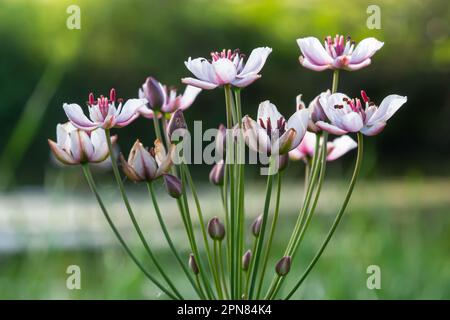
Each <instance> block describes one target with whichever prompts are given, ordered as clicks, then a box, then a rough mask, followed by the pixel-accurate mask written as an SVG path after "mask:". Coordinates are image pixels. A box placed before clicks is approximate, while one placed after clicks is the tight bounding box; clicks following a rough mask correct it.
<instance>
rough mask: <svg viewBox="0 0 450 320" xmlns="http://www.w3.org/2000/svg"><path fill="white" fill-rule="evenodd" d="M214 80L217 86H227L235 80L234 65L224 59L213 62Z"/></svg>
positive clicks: (235, 71)
mask: <svg viewBox="0 0 450 320" xmlns="http://www.w3.org/2000/svg"><path fill="white" fill-rule="evenodd" d="M212 66H213V68H214V72H215V76H216V78H215V80H216V83H218V84H219V85H222V84H228V83H230V82H231V81H233V80H234V79H235V78H236V74H237V70H236V66H235V65H234V63H233V62H232V61H231V60H229V59H226V58H221V59H219V60H216V61H213V63H212Z"/></svg>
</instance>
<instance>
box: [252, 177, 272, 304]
mask: <svg viewBox="0 0 450 320" xmlns="http://www.w3.org/2000/svg"><path fill="white" fill-rule="evenodd" d="M269 171H271V170H270V169H269ZM272 181H273V173H272V172H268V176H267V186H266V198H265V201H264V213H263V219H262V224H261V230H260V232H259V236H258V242H257V244H256V252H255V253H254V258H253V260H254V263H253V270H252V275H251V282H250V290H249V294H248V298H249V299H252V298H253V292H254V290H255V285H256V277H257V274H258V267H259V259H260V257H261V252H262V247H263V245H264V235H265V231H266V225H267V219H268V217H269V207H270V196H271V194H272Z"/></svg>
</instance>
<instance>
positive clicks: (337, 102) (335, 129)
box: [316, 91, 407, 136]
mask: <svg viewBox="0 0 450 320" xmlns="http://www.w3.org/2000/svg"><path fill="white" fill-rule="evenodd" d="M361 97H362V100H363V103H364V107H363V105H362V103H361V100H360V99H350V98H349V97H347V96H346V95H345V94H343V93H334V94H332V95H330V96H329V97H328V98H326V97H321V98H320V103H321V105H322V106H323V109H324V111H325V114H326V115H327V117H328V119H329V123H328V122H325V121H318V122H316V125H317V126H318V127H319V128H321V129H322V130H325V131H328V132H330V133H332V134H336V135H343V134H346V133H348V132H358V131H361V132H362V133H363V134H365V135H367V136H374V135H376V134H378V133H380V132H381V131H382V130H383V129H384V127H385V126H386V121H388V120H389V119H390V118H391V117H392V116H393V115H394V113H395V112H397V110H398V109H400V107H401V106H402V105H403V104H404V103H405V102H406V101H407V97H403V96H399V95H396V94H391V95H389V96H387V97H386V98H384V99H383V101H382V102H381V104H380V106H379V107H377V106H376V105H375V104H374V103H373V102H371V101H370V99H369V97H368V96H367V94H366V93H365V92H364V91H361Z"/></svg>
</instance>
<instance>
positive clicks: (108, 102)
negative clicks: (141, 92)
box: [63, 89, 146, 131]
mask: <svg viewBox="0 0 450 320" xmlns="http://www.w3.org/2000/svg"><path fill="white" fill-rule="evenodd" d="M119 100H120V99H119ZM118 102H119V105H118V106H117V107H116V91H115V90H114V89H111V91H110V94H109V99H108V98H107V97H104V96H100V98H98V99H97V100H95V99H94V94H92V93H90V94H89V101H88V106H89V118H88V117H86V116H85V114H84V113H83V110H82V109H81V107H80V106H79V105H78V104H76V103H71V104H68V103H64V105H63V108H64V111H65V112H66V115H67V117H68V118H69V120H70V121H71V122H72V123H73V125H74V126H75V127H77V128H79V129H82V130H87V131H90V130H94V129H96V128H103V129H111V128H114V127H115V128H121V127H124V126H126V125H128V124H129V123H131V122H132V121H133V120H135V119H136V118H137V117H138V116H139V113H138V112H137V111H138V109H139V108H140V107H142V106H143V105H144V104H145V103H146V101H145V100H144V99H129V100H127V102H125V104H124V105H122V102H121V101H118Z"/></svg>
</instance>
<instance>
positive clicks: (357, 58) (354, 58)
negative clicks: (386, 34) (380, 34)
mask: <svg viewBox="0 0 450 320" xmlns="http://www.w3.org/2000/svg"><path fill="white" fill-rule="evenodd" d="M383 45H384V42H381V41H378V40H377V39H375V38H373V37H370V38H366V39H364V40H362V41H361V42H360V43H358V45H357V46H356V48H355V50H354V51H353V53H352V55H351V56H350V64H359V63H361V62H363V61H364V60H366V59H368V58H370V57H372V56H373V55H374V54H375V52H377V51H378V50H380V49H381V47H382V46H383Z"/></svg>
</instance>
